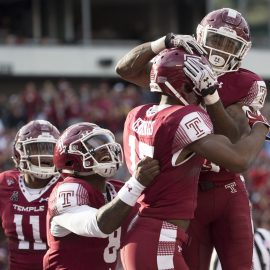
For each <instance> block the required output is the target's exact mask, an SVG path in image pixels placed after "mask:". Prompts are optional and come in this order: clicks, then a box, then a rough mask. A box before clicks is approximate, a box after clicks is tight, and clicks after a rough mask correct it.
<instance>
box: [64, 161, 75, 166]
mask: <svg viewBox="0 0 270 270" xmlns="http://www.w3.org/2000/svg"><path fill="white" fill-rule="evenodd" d="M73 164H74V162H73V161H72V160H68V161H67V162H66V163H65V165H66V166H67V167H71V166H72V165H73Z"/></svg>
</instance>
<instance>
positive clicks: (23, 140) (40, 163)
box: [13, 120, 60, 179]
mask: <svg viewBox="0 0 270 270" xmlns="http://www.w3.org/2000/svg"><path fill="white" fill-rule="evenodd" d="M59 135H60V133H59V131H58V130H57V129H56V127H54V126H53V125H52V124H51V123H49V122H47V121H44V120H35V121H31V122H30V123H28V124H27V125H25V126H23V127H22V128H21V129H20V130H19V131H18V133H17V135H16V138H15V141H14V148H13V151H14V157H13V160H14V162H15V165H16V167H17V168H18V169H19V170H20V171H22V172H24V173H27V174H30V175H32V176H34V177H35V178H36V179H48V178H50V177H52V176H53V175H56V174H57V172H56V170H55V166H54V164H53V151H54V147H55V145H56V141H57V139H58V137H59Z"/></svg>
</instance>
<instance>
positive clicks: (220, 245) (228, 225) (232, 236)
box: [183, 177, 253, 270]
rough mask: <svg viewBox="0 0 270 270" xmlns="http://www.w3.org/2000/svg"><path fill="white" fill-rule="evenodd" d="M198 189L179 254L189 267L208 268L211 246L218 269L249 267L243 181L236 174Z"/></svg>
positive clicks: (195, 269)
mask: <svg viewBox="0 0 270 270" xmlns="http://www.w3.org/2000/svg"><path fill="white" fill-rule="evenodd" d="M208 186H209V187H210V188H209V189H208V190H207V188H206V189H204V190H202V189H200V188H199V191H198V205H197V208H196V211H195V219H193V220H192V221H191V224H190V226H189V228H188V232H187V233H188V235H189V241H188V244H187V245H184V249H183V255H184V258H185V261H186V263H187V264H188V266H189V268H190V270H208V269H209V263H210V259H211V254H212V250H213V246H214V247H215V248H216V250H217V254H218V256H219V258H220V261H221V265H222V270H250V269H251V266H252V250H253V230H252V221H251V211H250V203H249V199H248V194H247V191H246V188H245V184H244V183H243V181H242V180H241V179H240V178H239V177H237V178H235V179H233V180H231V181H229V182H226V183H224V184H218V185H216V187H213V186H212V187H211V185H208Z"/></svg>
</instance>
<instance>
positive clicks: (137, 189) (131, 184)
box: [117, 177, 145, 206]
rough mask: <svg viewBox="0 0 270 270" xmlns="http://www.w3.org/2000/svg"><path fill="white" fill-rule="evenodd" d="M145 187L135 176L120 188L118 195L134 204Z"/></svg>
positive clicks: (122, 199) (124, 200) (131, 204)
mask: <svg viewBox="0 0 270 270" xmlns="http://www.w3.org/2000/svg"><path fill="white" fill-rule="evenodd" d="M144 189H145V186H143V185H142V184H141V183H139V182H138V180H137V179H136V178H135V177H131V178H130V179H129V180H128V181H127V182H126V183H125V185H124V186H123V187H122V188H121V189H120V190H119V192H118V195H117V196H118V197H119V199H120V200H121V201H123V202H124V203H126V204H128V205H130V206H134V205H135V204H136V202H137V200H138V198H139V197H140V196H141V193H142V191H143V190H144Z"/></svg>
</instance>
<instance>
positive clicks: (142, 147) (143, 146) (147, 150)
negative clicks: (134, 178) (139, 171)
mask: <svg viewBox="0 0 270 270" xmlns="http://www.w3.org/2000/svg"><path fill="white" fill-rule="evenodd" d="M128 146H129V148H130V162H131V170H132V171H134V170H135V168H136V138H135V136H133V135H129V137H128ZM138 152H139V158H140V159H142V158H144V157H145V156H148V157H151V158H152V157H153V156H154V146H152V145H149V144H147V143H144V142H139V143H138Z"/></svg>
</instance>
